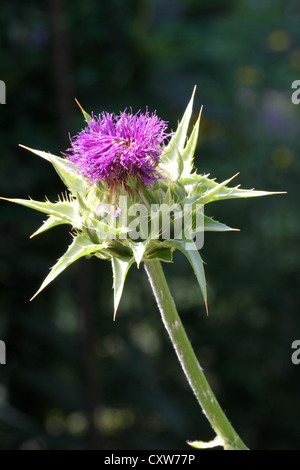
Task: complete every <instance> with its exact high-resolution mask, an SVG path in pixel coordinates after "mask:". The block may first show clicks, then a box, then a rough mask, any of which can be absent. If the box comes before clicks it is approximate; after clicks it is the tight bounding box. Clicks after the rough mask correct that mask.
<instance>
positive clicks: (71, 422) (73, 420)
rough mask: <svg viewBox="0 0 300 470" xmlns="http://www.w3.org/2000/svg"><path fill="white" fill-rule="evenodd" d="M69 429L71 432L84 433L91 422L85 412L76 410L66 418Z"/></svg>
mask: <svg viewBox="0 0 300 470" xmlns="http://www.w3.org/2000/svg"><path fill="white" fill-rule="evenodd" d="M66 424H67V428H68V431H69V432H70V433H71V434H75V435H76V434H83V433H84V432H86V430H87V429H88V426H89V422H88V419H87V416H86V414H85V413H83V412H81V411H74V412H73V413H71V414H69V416H68V417H67V420H66Z"/></svg>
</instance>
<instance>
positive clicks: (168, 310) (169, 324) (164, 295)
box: [145, 260, 247, 450]
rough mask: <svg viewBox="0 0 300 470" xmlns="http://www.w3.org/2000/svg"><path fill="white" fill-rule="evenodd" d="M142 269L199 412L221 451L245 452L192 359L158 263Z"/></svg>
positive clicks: (151, 262) (189, 344) (196, 362)
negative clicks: (221, 447) (202, 414)
mask: <svg viewBox="0 0 300 470" xmlns="http://www.w3.org/2000/svg"><path fill="white" fill-rule="evenodd" d="M145 269H146V272H147V274H148V277H149V281H150V284H151V287H152V290H153V292H154V295H155V298H156V301H157V304H158V307H159V310H160V313H161V317H162V320H163V323H164V325H165V328H166V330H167V332H168V334H169V336H170V339H171V341H172V344H173V346H174V349H175V351H176V354H177V357H178V359H179V361H180V364H181V367H182V369H183V371H184V373H185V375H186V378H187V380H188V382H189V384H190V387H191V388H192V390H193V392H194V394H195V396H196V398H197V400H198V402H199V404H200V406H201V407H202V411H203V413H204V414H205V416H206V417H207V419H208V420H209V422H210V424H211V426H212V428H213V429H214V431H215V432H216V434H217V437H218V438H219V439H221V441H222V443H223V447H224V449H225V450H247V447H246V446H245V444H244V443H243V442H242V440H241V439H240V437H239V436H238V434H237V433H236V432H235V430H234V429H233V427H232V426H231V424H230V422H229V421H228V419H227V418H226V416H225V414H224V412H223V410H222V408H221V407H220V405H219V403H218V402H217V400H216V398H215V396H214V394H213V392H212V390H211V388H210V386H209V384H208V382H207V380H206V378H205V376H204V373H203V371H202V369H201V367H200V365H199V363H198V360H197V358H196V356H195V353H194V350H193V348H192V346H191V343H190V341H189V339H188V337H187V334H186V332H185V330H184V327H183V325H182V322H181V320H180V317H179V315H178V312H177V310H176V306H175V303H174V300H173V298H172V296H171V294H170V291H169V288H168V284H167V281H166V278H165V276H164V273H163V270H162V267H161V264H160V262H159V261H157V260H154V261H147V262H145Z"/></svg>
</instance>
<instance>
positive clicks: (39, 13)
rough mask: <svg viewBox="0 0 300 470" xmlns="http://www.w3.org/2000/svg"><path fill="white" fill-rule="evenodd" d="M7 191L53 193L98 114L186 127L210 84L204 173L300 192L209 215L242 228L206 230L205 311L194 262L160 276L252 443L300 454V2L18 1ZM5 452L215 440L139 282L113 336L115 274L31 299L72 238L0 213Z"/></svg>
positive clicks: (26, 217) (137, 277)
mask: <svg viewBox="0 0 300 470" xmlns="http://www.w3.org/2000/svg"><path fill="white" fill-rule="evenodd" d="M0 38H1V46H0V47H1V49H0V53H1V55H0V79H1V80H4V81H5V83H6V86H7V97H6V105H2V106H0V123H1V131H0V136H1V160H0V171H1V188H0V195H1V196H4V197H21V198H26V197H27V196H31V197H32V198H35V199H43V198H44V196H45V195H47V196H48V197H49V199H52V200H53V199H55V198H56V195H57V194H58V193H60V192H61V191H63V190H64V187H63V185H62V183H61V182H60V180H59V178H58V176H57V175H56V173H55V172H54V170H53V169H52V167H51V166H49V164H48V163H47V162H45V161H43V160H41V159H39V158H38V157H36V156H34V155H33V154H30V153H29V152H26V151H25V150H23V149H21V148H20V147H18V144H19V143H22V144H24V145H28V146H30V147H33V148H37V149H41V150H47V151H50V152H52V153H54V154H55V153H56V154H59V153H60V152H61V151H64V150H65V149H66V148H67V147H68V144H69V140H68V139H69V137H68V136H69V132H70V133H71V134H75V133H77V132H78V131H79V130H80V129H81V128H82V126H83V120H82V115H81V113H80V111H79V109H78V107H77V106H76V104H75V101H74V98H75V97H76V98H77V99H78V100H79V101H80V103H81V104H82V106H83V107H84V108H85V109H86V111H88V112H91V111H94V112H95V113H98V112H100V111H102V110H107V111H110V112H112V111H115V112H118V111H120V110H123V109H124V108H125V107H130V106H132V107H133V110H135V111H138V110H139V109H142V110H144V109H145V107H146V106H149V110H150V111H153V110H155V109H156V110H157V113H158V115H159V116H161V117H162V118H163V119H165V120H168V121H169V122H170V129H175V128H176V125H177V122H178V119H180V117H181V115H182V113H183V111H184V109H185V107H186V104H187V102H188V100H189V98H190V96H191V93H192V90H193V87H194V85H197V94H196V99H195V116H194V117H193V120H194V122H195V119H196V115H197V113H198V111H199V109H200V106H201V105H203V107H204V110H203V118H202V123H201V133H200V139H199V145H198V148H197V156H196V166H197V168H198V171H199V172H208V173H210V174H211V176H212V177H216V178H217V179H218V180H219V181H221V180H222V179H225V178H228V177H230V176H232V175H233V174H235V173H236V172H238V171H239V172H240V176H239V177H238V178H237V180H236V181H237V183H241V185H242V187H244V188H251V187H255V188H256V189H265V190H274V191H288V194H287V195H284V196H274V197H268V198H260V199H255V200H253V199H252V200H239V201H228V202H226V203H216V204H213V205H211V206H210V207H209V211H210V212H209V214H210V215H214V216H215V217H216V219H217V220H221V221H223V222H225V223H228V224H229V225H231V226H233V227H237V228H240V229H241V231H240V232H233V233H224V234H213V233H211V234H210V233H208V235H207V236H206V238H205V244H204V247H203V249H202V256H203V258H204V260H205V262H206V273H207V281H208V295H209V311H210V314H209V316H208V317H207V316H206V314H205V309H204V308H203V303H202V300H201V293H200V290H199V288H198V286H197V283H196V280H195V278H194V276H193V273H192V270H191V268H190V266H189V265H188V263H187V261H186V260H185V259H184V258H183V257H181V256H180V255H177V256H175V263H174V264H172V265H164V268H165V272H166V276H167V278H168V280H169V283H170V287H171V290H172V293H173V295H174V298H175V300H176V303H177V305H178V309H179V312H180V314H181V317H182V320H183V322H184V325H185V326H186V329H187V332H188V334H189V337H190V338H191V340H192V344H193V346H194V348H195V351H196V353H197V356H198V358H199V360H200V363H201V364H202V366H203V367H204V369H205V370H206V373H207V377H208V379H209V381H210V383H211V386H212V388H213V390H214V391H215V393H216V395H217V397H218V399H219V401H220V403H221V405H222V407H223V408H224V409H225V411H226V413H227V415H228V417H229V419H230V420H231V422H232V423H233V425H234V427H235V428H236V429H237V431H238V432H239V433H240V435H241V437H242V438H243V439H244V440H245V442H246V443H247V444H248V446H250V448H252V449H300V431H299V421H300V378H299V377H300V365H299V366H296V365H293V364H292V362H291V354H292V349H291V344H292V342H293V341H294V340H295V339H300V315H299V313H300V312H299V305H300V289H299V287H300V286H299V265H300V260H299V231H300V221H299V202H300V200H299V192H298V191H299V189H297V188H298V187H299V179H300V163H299V162H300V132H299V129H300V105H299V106H296V105H293V104H292V102H291V94H292V90H291V84H292V82H293V81H294V80H297V79H300V6H299V1H298V0H240V1H234V0H227V1H226V2H224V1H223V0H209V1H208V0H206V1H204V0H203V1H201V0H200V1H199V0H198V1H197V0H173V1H171V0H129V1H124V0H123V1H121V0H110V1H100V2H97V1H95V0H93V1H92V0H85V1H78V0H73V1H72V2H71V1H67V0H65V1H63V0H51V1H50V0H49V1H48V2H41V1H37V0H35V1H28V2H22V1H16V0H14V1H8V0H3V1H2V5H1V15H0ZM0 217H1V233H0V253H1V255H0V286H1V306H0V339H1V340H4V341H5V342H6V345H7V365H5V366H4V365H2V366H0V449H52V450H55V449H130V450H131V449H188V446H187V445H186V440H188V439H190V440H193V439H202V440H205V439H210V438H212V437H213V433H212V431H211V429H210V426H209V424H208V422H207V421H206V418H205V417H204V415H203V414H202V412H201V410H200V408H199V407H198V405H197V403H196V400H195V399H194V397H193V394H192V392H191V391H190V390H189V388H188V386H187V384H186V381H185V378H184V376H183V373H182V371H181V369H180V366H179V364H178V362H177V358H176V356H175V353H174V352H173V349H172V346H171V344H170V342H169V339H168V337H167V335H166V333H165V331H164V328H163V326H162V323H161V320H160V316H159V313H158V310H157V307H156V305H155V301H154V299H153V296H152V292H151V291H150V289H149V286H148V284H147V279H146V276H145V273H144V270H143V268H140V270H139V271H138V270H137V269H136V268H132V270H131V272H130V273H129V276H128V281H127V285H126V288H125V294H124V297H123V299H122V302H121V306H120V309H119V312H118V317H117V321H116V322H115V323H113V322H112V313H113V292H112V276H111V268H110V264H109V263H108V262H104V261H103V262H101V261H100V260H96V259H91V260H85V259H84V260H82V261H80V262H77V263H76V264H74V265H73V266H72V267H71V268H69V269H68V270H67V271H66V272H65V273H64V274H62V275H61V276H60V277H59V278H58V279H57V281H55V282H54V283H53V285H51V286H49V287H48V288H47V289H46V290H45V291H44V292H43V293H42V294H41V295H40V296H39V297H37V298H36V299H35V300H34V301H33V302H31V303H30V302H29V298H30V297H31V296H32V295H33V294H34V292H35V291H36V290H37V288H38V287H39V286H40V284H41V282H42V280H43V279H44V277H45V276H46V274H47V273H48V272H49V268H50V267H51V266H52V265H53V264H54V263H55V261H56V260H57V258H58V257H59V256H60V255H62V254H63V253H64V251H65V249H66V247H67V245H68V244H69V243H70V234H69V228H68V227H57V228H55V229H53V230H51V231H49V232H46V233H45V234H43V235H40V236H39V237H37V238H34V239H32V240H29V236H30V235H31V233H32V232H34V230H35V229H36V228H37V227H38V226H39V225H40V224H41V222H42V220H44V217H43V215H42V214H39V213H36V212H34V211H31V210H29V209H26V208H25V207H21V206H15V205H13V204H9V203H7V202H4V201H2V202H1V203H0Z"/></svg>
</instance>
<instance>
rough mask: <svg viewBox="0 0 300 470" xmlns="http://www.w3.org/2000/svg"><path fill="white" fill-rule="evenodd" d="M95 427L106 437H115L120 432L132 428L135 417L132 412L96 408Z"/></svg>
mask: <svg viewBox="0 0 300 470" xmlns="http://www.w3.org/2000/svg"><path fill="white" fill-rule="evenodd" d="M93 420H94V424H95V426H96V427H97V428H98V429H99V430H100V431H101V432H102V433H103V434H106V435H113V434H115V433H117V432H119V431H122V430H124V429H128V428H130V427H131V426H132V425H133V423H134V421H135V416H134V414H133V412H132V411H131V410H127V409H116V408H109V407H104V408H100V407H99V408H96V410H95V411H94V417H93Z"/></svg>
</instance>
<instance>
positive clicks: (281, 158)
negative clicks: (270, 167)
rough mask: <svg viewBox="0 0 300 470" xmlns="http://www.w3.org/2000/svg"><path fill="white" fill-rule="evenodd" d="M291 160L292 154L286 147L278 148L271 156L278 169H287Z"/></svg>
mask: <svg viewBox="0 0 300 470" xmlns="http://www.w3.org/2000/svg"><path fill="white" fill-rule="evenodd" d="M293 158H294V155H293V152H292V151H291V150H290V149H289V148H288V147H278V148H277V149H275V150H274V152H273V154H272V161H273V163H274V165H275V166H277V167H279V168H287V167H289V166H290V165H291V163H292V161H293Z"/></svg>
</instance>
